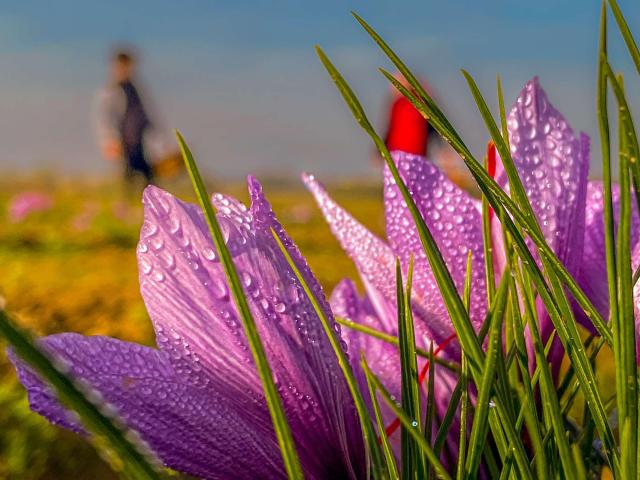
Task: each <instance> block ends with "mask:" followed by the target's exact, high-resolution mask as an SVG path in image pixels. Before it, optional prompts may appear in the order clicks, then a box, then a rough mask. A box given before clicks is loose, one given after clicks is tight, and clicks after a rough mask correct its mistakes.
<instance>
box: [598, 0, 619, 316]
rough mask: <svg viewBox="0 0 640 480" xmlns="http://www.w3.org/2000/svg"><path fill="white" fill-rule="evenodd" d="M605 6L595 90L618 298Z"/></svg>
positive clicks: (610, 268)
mask: <svg viewBox="0 0 640 480" xmlns="http://www.w3.org/2000/svg"><path fill="white" fill-rule="evenodd" d="M606 58H607V8H606V6H605V4H604V0H603V2H602V13H601V15H600V44H599V55H598V59H599V60H598V88H597V93H596V105H597V113H598V127H599V131H600V148H601V151H602V186H603V196H604V201H603V214H604V241H605V261H606V265H607V278H608V282H607V288H608V292H609V298H618V287H617V282H616V279H617V278H618V275H617V273H616V253H615V226H614V219H613V193H612V190H611V146H610V145H611V140H610V133H609V112H608V107H607V69H606V68H605V66H604V63H605V62H606V61H607V60H606ZM617 317H618V304H617V302H609V321H610V322H613V321H615V319H616V318H617Z"/></svg>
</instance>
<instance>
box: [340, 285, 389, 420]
mask: <svg viewBox="0 0 640 480" xmlns="http://www.w3.org/2000/svg"><path fill="white" fill-rule="evenodd" d="M331 309H332V310H333V312H334V314H335V315H337V316H338V317H342V318H346V319H347V320H351V321H352V322H355V323H358V324H360V325H364V326H366V327H370V328H374V329H375V330H378V331H381V332H383V333H389V331H388V330H387V329H386V327H385V325H384V323H383V322H382V321H381V320H380V318H379V317H378V315H377V314H376V311H375V309H374V308H373V305H372V304H371V302H370V301H369V298H368V297H366V296H365V297H364V298H360V296H359V295H358V292H357V290H356V287H355V285H354V284H353V282H352V281H351V280H348V279H344V280H342V281H341V282H340V283H339V284H338V285H337V286H336V287H335V289H334V290H333V292H332V293H331ZM343 338H344V340H345V342H346V343H347V346H348V351H349V354H350V360H351V366H352V368H353V370H354V372H355V374H356V378H357V379H358V383H359V384H360V390H361V391H362V392H368V390H369V387H368V385H367V380H366V378H365V376H364V372H363V371H362V368H361V366H360V352H362V353H364V355H365V357H366V359H367V363H368V364H369V366H370V367H371V369H372V371H373V372H374V373H375V374H376V375H377V376H378V378H380V380H381V381H382V383H383V384H384V386H385V387H386V388H387V390H389V392H391V394H392V395H395V396H396V398H400V397H399V395H400V379H401V375H400V356H399V353H398V347H396V346H395V345H391V344H390V343H388V342H384V341H382V340H380V339H377V338H375V337H373V336H371V335H366V334H364V333H360V332H358V331H356V330H352V329H350V328H343ZM381 407H385V406H384V405H381ZM383 414H384V415H383V416H384V419H385V421H390V420H391V419H393V415H392V412H391V410H390V409H387V408H383Z"/></svg>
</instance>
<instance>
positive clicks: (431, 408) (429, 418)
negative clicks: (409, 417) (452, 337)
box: [423, 342, 439, 479]
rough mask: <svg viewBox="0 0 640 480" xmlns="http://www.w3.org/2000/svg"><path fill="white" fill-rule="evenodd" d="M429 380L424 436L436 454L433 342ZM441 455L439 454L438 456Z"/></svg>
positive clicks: (429, 476)
mask: <svg viewBox="0 0 640 480" xmlns="http://www.w3.org/2000/svg"><path fill="white" fill-rule="evenodd" d="M429 365H430V366H431V368H429V379H428V380H427V407H426V409H425V415H424V429H423V435H424V438H425V439H426V440H427V442H429V444H432V445H433V450H434V452H435V451H436V447H435V443H432V440H433V424H434V422H435V420H436V413H437V407H436V395H435V390H436V366H435V364H434V363H433V342H432V343H431V346H430V349H429ZM438 455H439V454H438ZM431 473H432V472H431V470H429V471H428V472H427V479H430V478H431V476H432V475H431Z"/></svg>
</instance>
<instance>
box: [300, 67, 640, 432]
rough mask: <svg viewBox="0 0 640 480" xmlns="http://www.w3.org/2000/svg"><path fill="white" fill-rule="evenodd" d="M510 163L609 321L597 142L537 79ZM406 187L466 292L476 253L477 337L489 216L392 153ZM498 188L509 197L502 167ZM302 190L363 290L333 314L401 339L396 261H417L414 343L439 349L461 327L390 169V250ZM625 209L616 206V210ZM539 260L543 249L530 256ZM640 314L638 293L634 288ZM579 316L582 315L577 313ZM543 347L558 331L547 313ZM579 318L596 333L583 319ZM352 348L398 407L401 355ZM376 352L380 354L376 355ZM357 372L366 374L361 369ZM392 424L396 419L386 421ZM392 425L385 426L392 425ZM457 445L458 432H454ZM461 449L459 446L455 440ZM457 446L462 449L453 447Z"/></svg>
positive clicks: (318, 193) (318, 194)
mask: <svg viewBox="0 0 640 480" xmlns="http://www.w3.org/2000/svg"><path fill="white" fill-rule="evenodd" d="M508 129H509V141H510V147H511V154H512V157H513V160H514V162H515V165H516V167H517V169H518V173H519V175H520V178H521V179H522V182H523V184H524V188H525V190H526V192H527V195H528V196H529V199H530V201H531V203H532V206H533V209H534V212H535V214H536V216H537V219H538V222H539V223H540V226H541V228H542V231H543V233H544V236H545V239H546V240H547V242H548V244H549V245H550V247H551V248H552V249H553V250H554V252H555V253H556V254H557V255H558V257H559V258H560V260H561V261H562V262H563V263H564V264H565V265H566V267H567V268H568V270H569V272H571V273H572V274H573V275H574V276H576V278H577V279H578V280H579V283H580V285H581V286H582V288H583V289H584V290H585V292H586V293H587V294H588V295H589V296H590V298H591V299H592V301H593V302H594V304H595V306H596V307H597V308H598V309H599V311H600V313H601V314H602V315H605V316H606V313H607V307H608V299H607V289H606V282H607V275H606V266H605V263H604V262H605V260H604V258H605V255H604V236H603V219H602V185H601V183H600V182H589V181H588V180H587V174H588V169H589V141H588V137H587V136H586V135H585V134H581V135H580V136H576V135H575V134H574V132H573V130H572V129H571V127H570V126H569V125H568V123H567V122H566V120H565V119H564V117H563V116H562V115H561V114H560V113H559V112H558V111H557V110H556V109H555V108H554V107H553V106H552V105H551V103H550V102H549V101H548V99H547V96H546V94H545V92H544V91H543V90H542V88H541V87H540V84H539V82H538V79H537V78H534V79H532V80H531V81H529V82H528V83H527V84H526V85H525V87H524V88H523V89H522V91H521V92H520V94H519V95H518V98H517V100H516V102H515V104H514V105H513V107H512V109H511V110H510V112H509V115H508ZM392 157H393V160H394V161H395V163H396V165H397V167H398V170H399V172H400V175H401V177H402V178H403V180H404V182H405V183H406V185H407V187H408V189H409V191H410V192H411V193H412V196H413V198H414V201H415V202H416V205H417V207H418V209H419V210H420V213H421V214H422V216H423V218H424V220H425V222H426V224H427V226H428V227H429V229H430V231H431V233H432V234H433V236H434V238H435V240H436V243H437V245H438V247H439V249H440V252H441V253H442V256H443V258H444V260H445V262H446V264H447V266H448V268H449V271H450V273H451V276H452V277H453V280H454V281H455V283H456V286H457V288H458V290H459V291H460V292H462V289H463V285H464V276H465V264H466V258H467V253H468V252H469V251H471V252H472V255H473V257H472V260H473V263H472V282H471V285H472V288H471V310H470V316H471V321H472V323H473V325H474V326H475V328H476V329H478V328H479V326H480V324H481V322H482V320H483V318H484V316H485V314H486V311H487V305H486V284H485V276H484V253H483V248H482V222H481V210H480V207H479V204H478V202H477V201H476V200H474V199H473V198H471V197H470V196H469V195H468V194H467V193H466V192H465V191H463V190H461V189H460V188H458V187H457V186H456V185H455V184H454V183H452V182H451V181H450V180H449V179H447V178H446V176H445V175H444V174H443V173H442V172H441V171H440V170H439V169H438V168H437V167H436V166H435V165H434V164H433V163H431V162H430V161H428V160H427V159H425V158H423V157H420V156H417V155H412V154H408V153H404V152H400V151H396V152H392ZM496 180H497V181H498V182H499V183H500V184H501V185H502V186H503V187H504V188H505V190H506V191H508V190H509V185H508V181H507V178H506V175H505V173H504V171H503V169H502V168H501V166H500V164H498V165H497V169H496ZM304 181H305V183H306V185H307V187H308V188H309V190H310V191H311V192H312V193H313V195H314V196H315V198H316V200H317V202H318V204H319V206H320V208H321V210H322V212H323V214H324V216H325V218H326V219H327V222H328V223H329V225H330V227H331V229H332V231H333V233H334V234H335V236H336V237H337V239H338V240H339V242H340V243H341V245H342V247H343V248H344V249H345V251H346V253H347V254H348V255H349V256H350V257H351V258H352V259H353V261H354V262H355V264H356V267H357V268H358V270H359V273H360V278H361V280H362V282H363V284H364V287H365V291H366V293H365V298H364V299H362V298H359V297H358V295H357V292H356V290H355V288H354V286H353V284H352V283H351V282H350V281H348V280H345V281H343V282H342V283H340V284H339V285H338V287H337V288H336V290H335V291H334V293H333V295H332V299H331V300H332V302H331V304H332V308H333V309H334V313H336V315H339V316H344V317H346V318H348V319H350V320H352V321H355V322H360V323H364V324H366V325H368V326H372V327H374V328H377V329H378V330H381V331H383V332H385V333H388V334H392V335H396V334H397V320H396V307H395V305H396V298H395V269H394V262H395V258H399V259H400V261H401V263H402V265H403V267H404V269H405V271H406V268H407V265H408V262H409V258H410V257H411V255H413V256H414V257H415V270H414V272H415V273H414V287H413V299H412V301H413V309H414V320H415V328H416V338H417V341H418V342H421V343H422V346H428V345H429V343H430V342H434V343H435V344H440V343H441V342H443V341H445V339H447V337H449V336H450V335H451V334H452V333H453V332H454V330H453V326H452V324H451V321H450V319H449V316H448V313H447V311H446V309H445V306H444V303H443V300H442V296H441V294H440V292H439V290H438V288H437V285H436V282H435V279H434V277H433V274H432V271H431V268H430V266H429V263H428V261H427V259H426V256H425V254H424V252H423V249H422V246H421V244H420V241H419V237H418V233H417V230H416V228H415V224H414V221H413V219H412V217H411V214H410V212H409V210H408V208H407V206H406V204H405V202H404V201H403V200H402V198H401V195H400V192H399V189H398V187H397V185H396V184H395V182H394V180H393V177H392V176H391V173H390V172H389V170H388V169H387V168H385V172H384V204H385V216H386V232H387V240H386V241H385V240H383V239H381V238H379V237H377V236H376V235H374V234H373V233H371V232H370V231H368V230H367V229H366V228H365V227H364V226H363V225H362V224H360V223H359V222H358V221H357V220H356V219H354V218H353V217H352V216H351V215H349V213H347V212H346V211H345V210H343V209H342V208H341V207H340V206H339V205H337V204H336V203H335V202H334V201H333V200H332V199H331V198H330V197H329V196H328V194H327V193H326V191H325V190H324V189H323V187H322V186H321V185H320V184H319V183H318V182H317V181H316V180H315V178H314V177H313V176H311V175H305V176H304ZM616 209H617V202H616ZM634 215H635V216H634V219H635V223H634V225H635V227H634V228H633V239H632V241H633V245H635V247H634V252H635V260H636V265H637V263H638V262H639V261H640V244H639V242H638V240H639V237H640V235H639V231H638V225H640V224H639V223H637V213H634ZM492 236H493V240H494V259H493V260H494V264H495V265H496V267H497V273H498V275H499V274H500V272H501V271H502V269H503V268H504V251H503V245H502V234H501V230H500V226H499V221H498V219H497V218H494V219H493V235H492ZM532 250H533V251H534V254H535V248H533V247H532ZM636 299H637V300H636V304H637V305H638V308H639V309H640V287H637V288H636ZM577 310H579V309H576V311H577ZM539 313H540V316H539V321H540V325H541V330H542V333H543V336H544V338H545V339H546V338H548V336H549V335H550V333H551V331H552V328H553V325H552V324H551V321H550V319H549V317H548V315H547V314H546V312H544V310H543V308H542V304H541V303H540V308H539ZM577 318H578V320H579V321H581V322H582V323H583V324H584V325H585V326H587V327H588V328H591V329H592V328H593V327H592V325H591V324H590V323H589V322H588V320H587V319H586V317H585V316H584V314H581V313H577ZM345 338H346V341H347V343H348V344H349V348H350V349H352V348H355V349H360V348H362V349H364V350H365V352H367V353H368V355H374V356H375V361H373V362H371V363H372V369H373V370H374V372H375V373H376V374H378V375H379V376H380V377H381V378H382V379H383V381H385V380H386V384H387V387H388V388H389V389H390V391H391V392H392V393H394V394H395V395H396V396H398V397H399V395H400V379H399V375H398V371H397V369H398V363H399V356H398V351H397V349H396V348H395V347H393V346H390V345H383V344H382V342H380V341H379V340H376V339H370V338H363V334H361V333H357V332H354V331H350V332H347V333H346V335H345ZM372 344H374V345H376V347H375V348H374V347H373V346H371V345H372ZM458 349H459V346H458V345H457V344H456V343H453V344H450V345H448V346H447V347H446V348H445V349H444V355H445V356H448V357H453V358H457V357H458V356H459V351H458ZM551 356H552V358H553V359H554V361H555V365H556V366H558V365H559V360H560V358H561V356H562V348H561V345H558V346H557V348H555V349H554V352H553V353H552V354H551ZM354 368H356V369H357V368H358V366H357V365H355V363H354ZM438 372H439V373H437V374H436V378H437V383H436V385H437V391H436V392H435V394H436V399H437V401H438V404H439V407H440V409H441V412H442V409H443V408H444V406H446V404H447V402H448V400H449V398H450V391H451V386H452V381H451V375H450V373H449V372H447V371H445V370H444V369H443V368H440V369H439V370H438ZM387 414H389V412H387ZM390 418H391V417H387V420H390ZM452 431H453V436H455V434H456V430H455V429H453V430H452ZM454 440H455V439H454ZM454 443H455V442H454Z"/></svg>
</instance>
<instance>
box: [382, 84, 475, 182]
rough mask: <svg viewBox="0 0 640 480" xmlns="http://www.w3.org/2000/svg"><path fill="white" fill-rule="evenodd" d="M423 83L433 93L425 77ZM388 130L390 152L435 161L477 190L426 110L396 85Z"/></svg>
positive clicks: (387, 141) (448, 174) (452, 175)
mask: <svg viewBox="0 0 640 480" xmlns="http://www.w3.org/2000/svg"><path fill="white" fill-rule="evenodd" d="M394 77H395V78H396V80H398V81H399V82H400V84H401V85H402V86H404V87H405V88H407V89H409V90H410V91H413V90H414V89H413V87H411V85H410V84H409V82H408V81H407V80H406V79H405V78H404V76H403V75H402V74H400V73H399V72H398V73H396V74H395V75H394ZM420 83H421V84H422V86H423V87H424V89H425V90H426V91H427V93H428V94H429V95H431V96H433V94H432V92H431V88H430V87H429V85H428V84H427V83H426V82H425V81H424V80H420ZM386 132H387V133H386V135H385V137H384V138H385V145H386V146H387V148H388V149H389V151H390V152H392V151H393V150H401V151H403V152H407V153H412V154H415V155H420V156H423V157H426V158H428V159H429V160H432V161H435V162H436V163H438V165H439V166H440V168H441V169H442V170H443V171H444V173H445V174H446V175H447V176H448V177H449V178H450V179H451V180H452V181H453V182H454V183H456V184H458V185H459V186H460V187H462V188H465V189H467V190H468V191H469V192H470V193H472V194H475V193H476V190H477V187H476V185H475V183H474V182H472V181H471V180H472V177H471V175H470V174H469V172H468V171H467V169H466V166H465V165H464V163H463V162H462V161H461V159H460V157H459V156H458V154H457V153H456V151H455V150H454V149H453V148H452V147H451V146H450V145H449V144H448V143H447V142H445V141H444V140H443V139H442V137H441V136H440V134H439V133H438V132H437V131H436V130H435V129H434V128H433V127H432V126H431V124H430V123H429V122H428V121H427V120H426V119H425V118H424V117H423V116H422V114H421V113H420V112H419V111H418V110H417V109H416V108H415V107H414V106H413V105H412V104H411V102H410V101H409V100H408V99H407V98H406V97H405V96H404V95H402V94H401V93H400V92H399V91H398V89H396V88H395V87H394V86H393V85H392V86H391V98H390V100H389V107H388V127H387V131H386ZM379 158H380V157H379V156H378V159H379Z"/></svg>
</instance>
